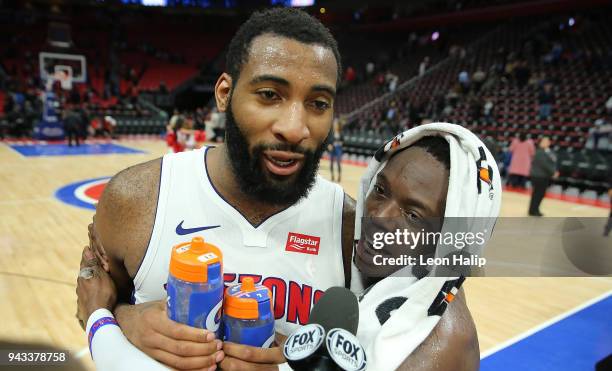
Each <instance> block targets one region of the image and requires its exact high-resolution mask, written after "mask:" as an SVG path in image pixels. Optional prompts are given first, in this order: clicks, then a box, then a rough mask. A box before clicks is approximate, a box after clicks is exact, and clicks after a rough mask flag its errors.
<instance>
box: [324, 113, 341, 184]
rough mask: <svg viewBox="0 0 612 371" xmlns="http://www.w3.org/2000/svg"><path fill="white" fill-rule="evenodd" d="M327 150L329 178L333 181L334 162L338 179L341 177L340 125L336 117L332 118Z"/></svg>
mask: <svg viewBox="0 0 612 371" xmlns="http://www.w3.org/2000/svg"><path fill="white" fill-rule="evenodd" d="M327 150H328V151H329V168H330V171H331V180H332V182H333V181H335V177H334V164H336V167H337V168H338V180H337V182H338V183H340V179H341V178H342V125H341V124H340V121H339V120H338V119H335V120H334V129H333V133H332V134H331V138H330V144H329V145H328V147H327Z"/></svg>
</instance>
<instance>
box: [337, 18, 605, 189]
mask: <svg viewBox="0 0 612 371" xmlns="http://www.w3.org/2000/svg"><path fill="white" fill-rule="evenodd" d="M568 18H569V16H566V17H563V16H561V17H556V18H555V19H554V20H551V21H550V22H548V23H547V22H543V21H542V20H541V19H539V20H538V19H536V20H529V21H519V22H513V23H511V24H507V25H503V26H500V27H499V28H497V29H495V30H494V31H491V32H490V33H489V34H488V35H487V36H486V37H484V38H483V39H482V40H481V41H480V42H476V43H473V44H471V45H470V46H469V47H468V48H467V49H468V52H467V55H466V57H465V58H463V59H462V58H457V57H449V58H446V59H444V60H443V61H441V62H439V63H438V65H436V66H434V67H432V69H431V70H430V72H429V73H427V74H426V75H425V76H422V77H420V78H419V77H414V78H413V79H412V80H411V81H409V82H408V83H406V84H405V85H404V86H401V87H400V88H399V89H398V90H397V91H396V92H395V93H393V94H386V95H384V96H383V97H380V98H377V99H375V100H374V101H372V102H370V103H369V104H366V105H365V106H364V108H362V109H357V110H354V111H353V112H351V113H349V114H348V115H346V118H347V124H346V126H345V130H344V134H345V146H346V151H347V152H348V153H352V154H356V155H362V156H369V155H371V154H373V153H374V151H375V150H376V149H377V148H378V145H379V144H380V143H383V142H384V140H385V139H388V138H390V137H391V136H392V135H393V134H395V133H397V132H399V131H401V130H405V129H407V128H409V127H412V126H414V125H415V124H417V122H413V121H414V120H413V117H411V116H410V109H414V107H415V106H418V105H422V106H423V107H422V112H421V114H420V116H419V117H418V120H417V121H420V120H422V119H431V120H440V121H447V122H453V123H456V124H459V125H462V126H465V127H467V128H469V129H471V130H472V131H474V132H475V133H476V134H478V135H481V136H483V137H485V136H491V137H493V138H494V139H496V140H497V142H498V143H499V144H500V145H501V146H502V147H507V146H508V145H509V144H510V141H511V140H512V139H513V138H514V137H515V136H516V135H518V133H519V132H526V133H528V136H529V137H531V138H534V139H537V138H539V137H540V136H543V135H546V136H549V137H551V139H552V141H553V149H554V150H555V151H556V152H557V153H558V154H559V158H560V163H561V171H560V172H561V176H560V177H559V179H557V181H556V182H557V183H558V184H559V185H561V186H562V187H563V189H566V188H568V187H574V188H577V189H578V190H579V191H580V192H582V191H584V190H587V189H589V190H594V191H596V192H597V193H598V194H600V193H603V192H605V191H607V184H606V183H605V176H606V174H607V171H608V167H609V166H612V165H611V164H612V161H611V160H612V157H611V154H610V152H607V153H606V152H605V151H601V150H600V151H593V150H589V149H586V148H585V145H586V143H587V141H588V138H589V132H590V130H591V129H592V128H593V125H594V122H595V120H597V119H598V118H601V117H603V116H604V114H605V108H604V104H605V101H606V99H607V98H608V97H609V95H610V92H612V65H610V59H611V56H612V28H611V27H610V25H609V24H607V23H606V22H589V16H585V17H584V18H583V19H581V24H580V28H579V29H576V30H566V31H565V32H560V35H559V38H560V40H561V43H562V45H563V48H564V52H563V54H562V55H561V57H560V58H559V60H558V61H554V62H545V61H543V59H545V54H546V53H547V52H548V49H544V50H543V51H542V56H541V59H540V58H533V59H532V58H529V56H527V55H526V56H525V57H524V58H525V59H526V60H527V61H528V67H529V69H530V72H531V76H533V77H534V81H533V82H532V84H526V85H525V86H522V87H519V86H518V85H517V84H516V83H515V81H514V79H513V76H504V74H503V73H502V74H500V75H499V76H498V77H497V79H496V80H493V81H492V84H491V86H490V87H489V88H488V89H486V90H484V89H481V90H480V91H478V92H476V93H474V92H472V94H461V93H459V94H458V95H457V98H456V99H457V103H456V104H455V105H454V106H453V108H452V111H451V112H450V113H448V114H445V113H444V112H442V111H443V110H442V109H441V108H442V107H436V104H437V100H438V99H440V100H441V101H442V102H444V106H446V105H448V99H445V97H444V96H446V95H447V93H448V92H449V91H451V90H453V89H456V88H457V86H456V85H457V78H458V75H459V73H460V72H461V71H464V70H465V71H468V72H469V73H470V74H473V73H474V71H475V69H476V68H482V69H483V70H484V71H485V72H487V74H488V76H491V75H493V73H492V67H493V66H494V65H495V63H498V62H499V61H500V56H501V55H502V54H501V53H502V50H500V48H503V52H504V53H505V55H510V53H514V55H519V53H521V52H522V48H523V47H524V45H525V43H526V42H528V41H529V40H532V39H533V38H534V37H536V36H535V35H538V34H547V33H549V32H550V28H551V27H558V26H559V24H560V23H558V22H561V21H562V20H563V19H565V20H567V19H568ZM536 25H537V26H536ZM548 45H549V44H548V43H546V44H544V45H543V48H548ZM587 51H592V52H593V53H598V55H597V57H596V58H597V61H596V62H597V65H595V63H594V62H593V61H592V60H591V59H590V58H588V57H587ZM606 58H607V59H606ZM416 59H418V58H416ZM510 60H511V59H510ZM538 76H541V80H542V79H543V80H545V81H548V82H551V83H552V84H553V89H554V92H555V95H556V101H555V104H554V106H553V111H552V115H551V116H550V117H549V118H548V119H540V118H539V115H538V93H539V89H540V86H539V85H538V83H540V84H541V83H542V81H538V79H537V77H538ZM474 100H478V101H480V104H481V106H480V110H481V109H482V104H483V103H484V102H485V101H486V100H491V101H492V102H494V104H495V105H494V106H495V108H494V111H493V114H492V116H491V117H490V118H485V117H483V116H482V115H481V114H478V115H477V116H478V117H473V116H474V114H473V112H472V108H471V104H472V101H474ZM390 108H394V109H395V114H394V115H393V118H391V119H389V118H388V116H387V114H388V111H389V109H390Z"/></svg>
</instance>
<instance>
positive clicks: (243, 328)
mask: <svg viewBox="0 0 612 371" xmlns="http://www.w3.org/2000/svg"><path fill="white" fill-rule="evenodd" d="M271 297H272V295H271V293H270V290H269V289H268V288H267V287H265V286H263V285H255V283H254V281H253V278H252V277H246V278H244V279H243V280H242V283H241V284H239V285H235V286H232V287H228V288H227V290H226V291H225V302H224V304H223V340H224V341H231V342H233V343H238V344H245V345H251V346H255V347H261V348H269V347H270V346H271V345H272V343H273V342H274V314H273V312H272V300H271Z"/></svg>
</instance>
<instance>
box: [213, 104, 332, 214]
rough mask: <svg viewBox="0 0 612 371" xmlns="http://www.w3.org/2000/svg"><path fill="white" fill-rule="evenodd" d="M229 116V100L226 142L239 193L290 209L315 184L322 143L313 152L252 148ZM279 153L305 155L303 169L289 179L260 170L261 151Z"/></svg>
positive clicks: (287, 146) (282, 146)
mask: <svg viewBox="0 0 612 371" xmlns="http://www.w3.org/2000/svg"><path fill="white" fill-rule="evenodd" d="M240 127H244V126H243V125H242V124H240V123H237V122H236V120H235V119H234V115H233V113H232V106H231V101H230V103H229V104H228V107H227V110H226V124H225V142H226V145H227V152H228V155H229V159H230V163H231V166H232V170H233V172H234V175H235V178H236V179H237V181H238V185H239V187H240V190H241V191H242V192H243V193H244V194H246V195H248V196H249V197H251V198H254V199H257V200H259V201H262V202H265V203H268V204H271V205H278V206H289V205H293V204H295V203H296V202H298V201H299V200H300V199H301V198H303V197H306V196H307V195H308V192H309V191H310V189H311V188H312V186H313V185H314V182H315V177H316V175H317V171H318V170H319V161H320V160H321V155H322V154H323V151H324V143H321V144H320V145H319V146H318V147H317V148H316V150H315V151H312V150H308V149H305V148H303V147H302V146H299V145H295V144H288V143H277V144H265V143H261V144H256V145H254V146H253V148H251V146H250V143H249V142H248V141H247V138H246V137H245V136H244V135H243V133H242V131H241V130H240ZM267 150H279V151H287V152H295V153H300V154H303V155H304V160H303V161H304V163H303V165H302V168H301V169H300V170H299V171H298V173H297V175H294V176H293V177H292V178H291V180H288V179H284V178H285V177H282V176H277V175H275V174H271V173H267V174H266V173H265V172H264V170H263V169H262V158H263V153H264V151H267Z"/></svg>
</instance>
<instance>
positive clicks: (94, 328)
mask: <svg viewBox="0 0 612 371" xmlns="http://www.w3.org/2000/svg"><path fill="white" fill-rule="evenodd" d="M106 325H115V326H119V324H118V323H117V321H116V320H115V319H114V318H113V317H102V318H100V319H98V320H97V321H96V322H94V324H93V325H91V328H90V329H89V335H88V336H87V342H88V343H89V354H90V355H91V359H93V353H92V351H91V341H92V340H93V337H94V335H95V334H96V331H98V330H99V329H100V327H103V326H106Z"/></svg>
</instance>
